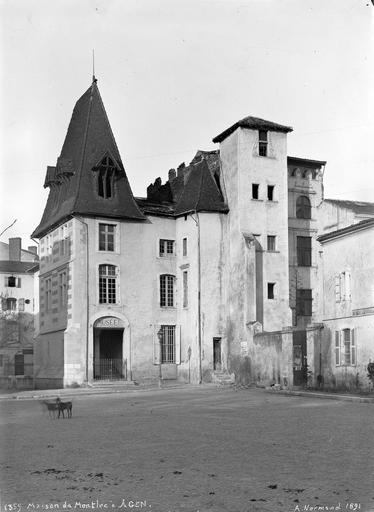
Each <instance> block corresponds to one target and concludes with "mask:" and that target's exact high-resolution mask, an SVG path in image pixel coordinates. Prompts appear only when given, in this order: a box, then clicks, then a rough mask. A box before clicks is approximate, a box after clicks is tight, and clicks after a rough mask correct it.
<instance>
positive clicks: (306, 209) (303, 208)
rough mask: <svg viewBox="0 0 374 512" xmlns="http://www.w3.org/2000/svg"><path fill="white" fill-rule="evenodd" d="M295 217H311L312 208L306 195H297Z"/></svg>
mask: <svg viewBox="0 0 374 512" xmlns="http://www.w3.org/2000/svg"><path fill="white" fill-rule="evenodd" d="M296 217H297V218H298V219H311V218H312V209H311V205H310V201H309V198H308V197H307V196H299V197H298V198H297V200H296Z"/></svg>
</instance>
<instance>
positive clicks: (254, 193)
mask: <svg viewBox="0 0 374 512" xmlns="http://www.w3.org/2000/svg"><path fill="white" fill-rule="evenodd" d="M259 192H260V185H258V183H252V199H258V198H259Z"/></svg>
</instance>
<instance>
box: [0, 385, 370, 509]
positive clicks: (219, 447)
mask: <svg viewBox="0 0 374 512" xmlns="http://www.w3.org/2000/svg"><path fill="white" fill-rule="evenodd" d="M0 407H1V440H2V444H1V466H0V471H1V502H2V503H1V510H2V511H3V510H7V512H18V511H19V509H21V510H22V512H23V511H26V510H29V511H32V510H37V509H38V508H39V510H43V509H44V510H46V509H48V510H50V509H52V508H53V509H55V510H69V509H70V508H71V509H72V510H82V509H86V510H87V509H88V510H92V509H94V510H100V509H101V510H109V509H113V510H114V509H118V508H119V509H121V510H132V509H134V510H140V509H142V510H148V511H149V512H168V511H170V512H175V511H191V512H197V511H200V512H204V511H215V512H221V511H222V512H245V511H261V512H263V511H273V512H283V511H285V512H288V511H290V512H291V511H292V512H293V511H298V510H300V511H301V510H318V508H314V507H317V506H319V507H322V506H323V507H333V506H334V507H339V506H340V508H336V510H342V511H343V510H361V511H365V512H367V511H370V510H374V476H373V475H374V443H373V433H374V432H373V431H374V405H373V404H360V403H350V402H341V401H335V400H321V399H312V398H301V397H288V396H282V395H276V394H272V393H266V392H265V391H263V390H256V389H254V390H241V391H234V390H232V389H216V388H211V387H202V388H183V389H174V390H172V389H170V390H162V391H158V390H155V391H146V392H145V391H143V392H142V391H137V392H127V393H117V394H107V395H96V396H76V397H75V398H73V417H72V419H64V420H63V419H59V420H57V419H56V420H53V419H50V418H49V417H48V414H43V412H42V409H41V407H40V405H39V403H38V402H37V401H35V400H13V401H12V400H10V401H4V402H2V403H1V404H0ZM9 503H11V504H14V503H17V504H20V507H17V506H16V507H14V505H13V508H9V506H8V507H7V505H8V504H9ZM351 504H352V505H351ZM354 504H360V506H361V508H358V506H356V507H355V505H354ZM308 507H309V508H308ZM319 510H327V509H319Z"/></svg>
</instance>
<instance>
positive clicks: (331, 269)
mask: <svg viewBox="0 0 374 512" xmlns="http://www.w3.org/2000/svg"><path fill="white" fill-rule="evenodd" d="M373 253H374V230H373V228H369V229H362V230H356V231H354V232H352V233H349V234H346V235H344V236H341V237H339V238H333V239H331V240H329V241H326V242H324V243H323V260H324V297H325V301H324V308H323V323H324V325H325V329H324V331H323V343H324V344H325V346H326V349H324V359H323V367H324V379H325V384H326V385H327V386H332V387H337V388H342V387H349V388H352V387H357V386H361V387H367V386H368V380H367V377H366V374H367V371H366V368H367V365H368V363H369V361H374V345H373V342H372V333H373V329H374V261H373V257H372V255H373ZM343 272H348V273H349V274H350V289H348V290H346V291H345V293H343V290H342V293H341V295H340V298H339V299H338V298H337V296H336V284H337V276H341V275H342V273H343ZM343 329H354V338H355V343H356V351H357V364H356V365H347V366H345V365H344V364H342V365H336V364H335V331H339V332H342V331H343ZM341 350H343V342H342V347H341Z"/></svg>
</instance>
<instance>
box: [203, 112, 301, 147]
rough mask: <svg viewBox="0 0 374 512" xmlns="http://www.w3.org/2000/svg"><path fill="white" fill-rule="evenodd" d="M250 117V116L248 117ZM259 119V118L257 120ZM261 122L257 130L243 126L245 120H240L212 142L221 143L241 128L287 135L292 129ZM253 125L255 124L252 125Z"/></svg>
mask: <svg viewBox="0 0 374 512" xmlns="http://www.w3.org/2000/svg"><path fill="white" fill-rule="evenodd" d="M249 117H251V116H249ZM257 119H260V118H257ZM261 121H263V122H264V125H261V126H260V125H259V126H258V128H256V127H255V126H245V118H244V119H241V120H240V121H237V122H236V123H234V124H233V125H231V126H230V127H229V128H226V130H224V131H223V132H221V133H219V134H218V135H216V137H214V139H212V142H214V143H217V142H222V141H223V140H224V139H226V138H227V137H228V136H229V135H231V134H232V133H234V131H235V130H237V129H238V128H243V129H247V130H267V131H269V132H282V133H289V132H292V131H293V128H291V126H284V125H281V124H277V123H274V122H273V121H266V120H265V119H261ZM266 123H268V127H266ZM254 124H255V123H254Z"/></svg>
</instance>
